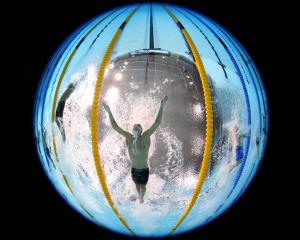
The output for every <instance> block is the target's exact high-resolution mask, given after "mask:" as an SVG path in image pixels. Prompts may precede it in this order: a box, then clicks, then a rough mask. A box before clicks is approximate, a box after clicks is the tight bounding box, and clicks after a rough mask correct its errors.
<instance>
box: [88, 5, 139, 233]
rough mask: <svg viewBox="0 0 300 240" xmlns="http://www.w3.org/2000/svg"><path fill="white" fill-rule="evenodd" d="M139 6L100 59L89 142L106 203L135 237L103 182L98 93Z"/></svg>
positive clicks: (125, 21)
mask: <svg viewBox="0 0 300 240" xmlns="http://www.w3.org/2000/svg"><path fill="white" fill-rule="evenodd" d="M139 7H140V6H137V7H136V8H135V9H133V10H132V11H131V13H130V14H129V15H128V16H127V18H126V19H125V20H124V22H123V23H122V24H121V25H120V27H119V28H118V30H117V31H116V33H115V35H114V36H113V38H112V40H111V42H110V44H109V45H108V47H107V49H106V52H105V54H104V57H103V59H102V63H101V65H100V68H99V71H98V75H97V80H96V84H95V90H94V96H93V103H92V111H91V142H92V150H93V156H94V163H95V168H96V171H97V176H98V180H99V182H100V184H101V187H102V191H103V193H104V195H105V198H106V200H107V202H108V203H109V205H110V207H111V208H112V210H113V212H114V213H115V214H116V216H117V217H118V218H119V220H120V221H121V223H122V224H123V225H124V226H125V227H126V228H127V230H128V231H129V232H130V233H131V234H133V235H134V236H135V233H134V232H133V231H132V229H131V228H130V227H129V225H128V223H127V222H126V220H125V218H124V217H123V216H122V215H121V214H120V213H119V211H118V210H117V209H116V207H115V205H114V202H113V200H112V198H111V195H110V193H109V190H108V186H107V183H106V180H105V174H104V169H103V167H102V165H101V158H100V153H99V141H98V139H99V134H98V132H99V126H98V125H99V124H98V119H99V99H100V91H101V87H102V81H103V78H104V73H105V69H106V68H107V66H108V63H109V60H110V57H111V55H112V52H113V49H114V47H115V45H116V43H117V41H118V40H119V37H120V35H121V33H122V32H123V30H124V28H125V26H126V24H127V23H128V21H129V20H130V18H131V17H132V15H133V14H134V13H135V12H136V11H137V10H138V8H139Z"/></svg>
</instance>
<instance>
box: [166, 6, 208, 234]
mask: <svg viewBox="0 0 300 240" xmlns="http://www.w3.org/2000/svg"><path fill="white" fill-rule="evenodd" d="M162 6H163V8H164V9H165V10H166V11H167V12H168V14H169V15H170V17H171V18H172V19H173V20H174V21H175V23H176V24H177V26H178V27H179V29H180V30H181V32H182V34H183V36H184V38H185V40H186V42H187V44H188V45H189V47H190V49H191V51H192V54H193V57H194V61H195V65H196V68H197V70H198V73H199V76H200V80H201V83H202V88H203V92H204V102H205V117H206V133H205V145H204V153H203V159H202V163H201V167H200V173H199V177H198V181H197V184H196V187H195V190H194V193H193V196H192V199H191V201H190V202H189V204H188V206H187V207H186V209H185V211H184V213H183V214H182V215H181V216H180V218H179V219H178V221H177V223H176V225H175V226H174V227H173V228H172V230H171V231H170V232H169V233H168V234H167V236H169V235H171V234H172V233H173V232H174V231H175V230H176V229H177V228H178V227H179V226H180V224H181V223H182V222H183V220H184V219H185V218H186V216H187V215H188V214H189V212H190V211H191V210H192V208H193V206H194V204H195V202H196V200H197V198H198V196H199V194H200V191H201V188H202V185H203V182H204V180H205V177H206V173H207V169H208V164H209V160H210V155H211V150H212V141H213V111H212V98H211V92H210V87H209V82H208V78H207V75H206V72H205V68H204V65H203V62H202V60H201V58H200V55H199V52H198V50H197V48H196V46H195V43H194V42H193V40H192V38H191V37H190V35H189V34H188V32H187V30H186V29H185V28H184V26H183V25H182V24H181V22H180V21H179V20H178V19H177V17H176V16H175V15H174V14H173V13H172V12H171V11H170V10H169V9H168V8H167V7H166V6H165V5H162Z"/></svg>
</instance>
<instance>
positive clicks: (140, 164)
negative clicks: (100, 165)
mask: <svg viewBox="0 0 300 240" xmlns="http://www.w3.org/2000/svg"><path fill="white" fill-rule="evenodd" d="M150 144H151V140H150V137H148V136H143V135H142V136H141V137H139V138H138V139H137V141H134V138H133V136H131V137H128V138H127V139H126V146H127V150H128V153H129V157H130V160H131V163H132V167H133V168H137V169H143V168H148V163H147V160H148V153H149V148H150Z"/></svg>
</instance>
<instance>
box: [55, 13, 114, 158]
mask: <svg viewBox="0 0 300 240" xmlns="http://www.w3.org/2000/svg"><path fill="white" fill-rule="evenodd" d="M113 13H114V11H113V12H110V13H109V14H107V15H106V16H104V17H103V18H101V19H100V20H99V21H98V22H97V23H96V24H95V25H94V26H93V27H92V28H91V29H89V31H87V32H86V33H85V35H84V36H83V37H82V38H81V40H80V41H79V43H78V44H77V46H76V47H75V48H74V49H73V51H72V52H71V54H70V56H69V57H68V59H67V62H66V64H65V65H64V67H63V70H62V72H61V74H60V77H59V80H58V82H57V86H56V89H55V92H54V99H53V105H52V112H51V113H52V114H51V120H52V124H53V126H52V140H53V150H54V153H55V159H56V161H57V162H59V158H58V153H57V147H56V140H55V132H54V120H55V109H56V104H57V99H58V92H59V89H60V86H61V83H62V80H63V78H64V76H65V74H66V71H67V69H68V67H69V65H70V62H71V60H72V59H73V57H74V55H75V53H76V51H77V49H78V46H79V45H80V44H81V43H82V42H83V40H84V39H85V38H86V37H87V36H88V35H89V34H90V33H91V32H92V31H93V30H94V29H95V28H96V27H97V26H98V25H99V24H100V23H102V22H103V21H104V20H105V19H107V18H108V17H109V16H111V15H112V14H113Z"/></svg>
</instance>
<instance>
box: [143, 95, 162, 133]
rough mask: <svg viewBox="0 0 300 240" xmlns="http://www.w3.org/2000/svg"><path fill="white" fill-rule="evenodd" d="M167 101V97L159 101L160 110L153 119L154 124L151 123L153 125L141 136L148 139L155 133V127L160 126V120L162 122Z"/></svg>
mask: <svg viewBox="0 0 300 240" xmlns="http://www.w3.org/2000/svg"><path fill="white" fill-rule="evenodd" d="M167 100H168V96H165V97H164V99H163V100H161V104H160V108H159V111H158V114H157V117H156V119H155V122H154V123H153V125H152V126H151V127H150V128H149V129H148V130H147V131H145V132H144V134H143V136H148V137H150V136H151V135H152V134H153V133H154V132H155V130H156V129H157V127H158V126H159V125H160V123H161V120H162V115H163V111H164V109H165V106H166V103H167Z"/></svg>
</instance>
